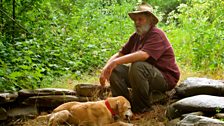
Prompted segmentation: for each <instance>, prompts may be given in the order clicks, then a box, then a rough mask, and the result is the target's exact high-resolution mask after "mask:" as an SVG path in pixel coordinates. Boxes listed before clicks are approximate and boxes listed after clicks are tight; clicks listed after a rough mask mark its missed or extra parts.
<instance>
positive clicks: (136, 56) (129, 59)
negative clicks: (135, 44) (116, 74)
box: [100, 50, 149, 86]
mask: <svg viewBox="0 0 224 126" xmlns="http://www.w3.org/2000/svg"><path fill="white" fill-rule="evenodd" d="M148 58H149V54H148V53H146V52H144V51H141V50H140V51H137V52H134V53H131V54H127V55H123V54H121V53H116V54H114V55H113V56H112V57H111V58H110V59H109V60H108V62H107V64H106V65H105V66H104V68H103V70H102V72H101V75H100V84H101V85H102V86H104V85H105V82H106V80H109V78H110V75H111V72H112V70H113V69H114V68H115V67H116V66H117V65H119V64H125V63H133V62H136V61H145V60H146V59H148Z"/></svg>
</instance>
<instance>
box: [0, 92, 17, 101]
mask: <svg viewBox="0 0 224 126" xmlns="http://www.w3.org/2000/svg"><path fill="white" fill-rule="evenodd" d="M17 97H18V93H17V92H13V93H0V104H4V103H8V102H13V101H15V99H16V98H17Z"/></svg>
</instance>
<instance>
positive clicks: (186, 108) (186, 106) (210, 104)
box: [172, 95, 224, 112]
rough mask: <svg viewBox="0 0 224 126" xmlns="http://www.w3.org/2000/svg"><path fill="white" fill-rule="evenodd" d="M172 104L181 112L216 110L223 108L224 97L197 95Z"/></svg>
mask: <svg viewBox="0 0 224 126" xmlns="http://www.w3.org/2000/svg"><path fill="white" fill-rule="evenodd" d="M172 105H173V107H174V108H175V109H177V110H180V111H183V112H195V111H202V112H216V110H217V109H220V110H224V97H218V96H211V95H197V96H192V97H188V98H184V99H181V100H179V101H177V102H175V103H173V104H172Z"/></svg>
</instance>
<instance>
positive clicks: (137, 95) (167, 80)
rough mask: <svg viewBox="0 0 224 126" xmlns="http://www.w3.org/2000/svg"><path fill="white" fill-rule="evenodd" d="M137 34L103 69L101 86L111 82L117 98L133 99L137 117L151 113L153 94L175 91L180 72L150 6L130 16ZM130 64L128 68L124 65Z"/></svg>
mask: <svg viewBox="0 0 224 126" xmlns="http://www.w3.org/2000/svg"><path fill="white" fill-rule="evenodd" d="M129 16H130V18H131V19H132V20H133V21H134V24H135V28H136V32H135V33H134V34H133V35H132V36H131V37H130V38H129V41H128V42H127V43H126V44H125V45H124V46H123V47H122V49H121V50H120V51H119V52H118V53H116V54H114V55H113V56H112V57H111V58H110V59H109V60H108V62H107V63H106V65H105V66H104V68H103V69H102V72H101V75H100V83H101V85H102V86H105V82H106V80H107V81H109V82H110V86H111V89H112V95H113V96H119V95H122V96H124V97H126V98H127V99H129V100H130V101H131V104H132V111H133V112H134V113H143V112H147V111H149V110H150V101H149V100H150V99H149V96H150V94H151V92H152V91H154V90H157V91H160V92H165V91H167V90H171V89H172V88H174V87H175V86H176V84H177V82H178V80H179V77H180V72H179V69H178V66H177V64H176V63H175V56H174V52H173V48H172V46H171V44H170V42H169V40H168V39H167V37H166V35H165V33H164V32H163V31H162V30H160V29H158V28H156V27H155V25H156V24H157V23H158V18H157V17H156V16H155V15H154V14H153V9H152V7H151V6H150V5H148V4H147V3H142V4H140V5H139V6H138V7H137V10H136V11H134V12H131V13H129ZM128 63H129V64H130V65H129V66H128V65H124V64H128ZM128 88H132V93H131V96H129V91H128Z"/></svg>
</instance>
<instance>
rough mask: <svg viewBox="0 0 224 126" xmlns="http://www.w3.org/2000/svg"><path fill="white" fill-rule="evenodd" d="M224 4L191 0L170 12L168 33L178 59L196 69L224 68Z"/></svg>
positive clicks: (217, 1) (215, 0)
mask: <svg viewBox="0 0 224 126" xmlns="http://www.w3.org/2000/svg"><path fill="white" fill-rule="evenodd" d="M223 12H224V2H223V1H222V0H212V1H210V0H192V1H189V3H188V4H181V5H180V6H179V7H178V11H177V12H174V11H173V12H172V13H170V16H169V20H168V22H167V23H168V27H167V31H168V32H169V38H171V41H172V42H174V45H175V46H176V47H177V48H179V49H177V55H178V60H180V61H181V62H182V63H185V64H189V62H191V63H192V66H194V67H195V68H196V69H207V70H215V69H223V68H224V51H223V50H224V41H223V38H224V33H223V31H224V27H223V26H224V21H223V19H224V16H223Z"/></svg>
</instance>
